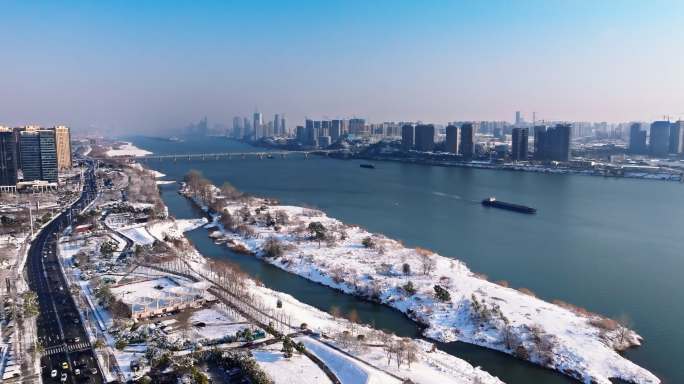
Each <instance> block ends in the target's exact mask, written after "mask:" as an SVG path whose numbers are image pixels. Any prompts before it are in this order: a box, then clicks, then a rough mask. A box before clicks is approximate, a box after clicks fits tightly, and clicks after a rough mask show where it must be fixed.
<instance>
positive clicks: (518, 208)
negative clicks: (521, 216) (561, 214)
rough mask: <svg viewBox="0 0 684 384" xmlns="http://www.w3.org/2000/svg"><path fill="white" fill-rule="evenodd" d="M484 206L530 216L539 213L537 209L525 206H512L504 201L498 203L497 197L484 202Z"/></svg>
mask: <svg viewBox="0 0 684 384" xmlns="http://www.w3.org/2000/svg"><path fill="white" fill-rule="evenodd" d="M482 205H484V206H485V207H494V208H499V209H505V210H507V211H513V212H519V213H527V214H530V215H531V214H534V213H537V210H536V209H535V208H532V207H528V206H525V205H519V204H512V203H506V202H503V201H498V200H497V199H496V198H495V197H490V198H488V199H484V200H482Z"/></svg>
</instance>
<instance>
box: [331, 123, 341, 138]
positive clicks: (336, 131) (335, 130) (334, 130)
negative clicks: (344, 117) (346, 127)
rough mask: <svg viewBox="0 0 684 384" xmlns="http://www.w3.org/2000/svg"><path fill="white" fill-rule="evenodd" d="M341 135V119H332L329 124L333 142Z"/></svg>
mask: <svg viewBox="0 0 684 384" xmlns="http://www.w3.org/2000/svg"><path fill="white" fill-rule="evenodd" d="M340 137H342V121H341V120H333V121H332V122H331V125H330V139H331V140H332V141H333V143H334V142H336V141H338V140H339V139H340Z"/></svg>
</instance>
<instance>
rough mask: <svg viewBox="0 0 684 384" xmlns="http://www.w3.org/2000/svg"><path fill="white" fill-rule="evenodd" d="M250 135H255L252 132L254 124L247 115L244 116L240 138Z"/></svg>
mask: <svg viewBox="0 0 684 384" xmlns="http://www.w3.org/2000/svg"><path fill="white" fill-rule="evenodd" d="M248 136H252V137H253V136H254V132H252V124H251V123H250V122H249V119H248V118H246V117H243V118H242V136H241V137H240V139H244V138H246V137H248Z"/></svg>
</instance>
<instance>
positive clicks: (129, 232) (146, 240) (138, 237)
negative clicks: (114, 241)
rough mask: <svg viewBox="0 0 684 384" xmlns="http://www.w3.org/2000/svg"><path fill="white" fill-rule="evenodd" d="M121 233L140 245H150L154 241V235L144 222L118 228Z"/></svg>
mask: <svg viewBox="0 0 684 384" xmlns="http://www.w3.org/2000/svg"><path fill="white" fill-rule="evenodd" d="M118 231H119V233H121V234H122V235H124V236H126V237H128V238H129V239H131V241H133V242H135V243H136V244H140V245H150V244H152V243H154V240H155V238H154V236H152V235H151V234H150V233H149V232H148V231H147V229H146V228H145V225H144V224H137V225H133V226H129V227H124V228H121V229H119V230H118Z"/></svg>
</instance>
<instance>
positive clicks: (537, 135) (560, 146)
mask: <svg viewBox="0 0 684 384" xmlns="http://www.w3.org/2000/svg"><path fill="white" fill-rule="evenodd" d="M571 134H572V126H571V125H570V124H556V126H554V127H550V128H546V127H544V126H538V127H535V129H534V158H535V159H536V160H541V161H568V160H570V135H571Z"/></svg>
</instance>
